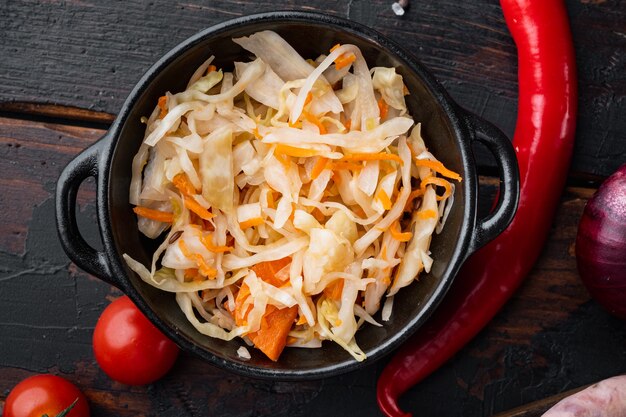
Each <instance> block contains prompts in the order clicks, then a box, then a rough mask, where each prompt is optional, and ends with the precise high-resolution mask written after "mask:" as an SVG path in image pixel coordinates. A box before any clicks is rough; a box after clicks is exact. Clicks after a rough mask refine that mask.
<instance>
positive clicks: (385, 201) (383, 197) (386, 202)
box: [376, 188, 392, 210]
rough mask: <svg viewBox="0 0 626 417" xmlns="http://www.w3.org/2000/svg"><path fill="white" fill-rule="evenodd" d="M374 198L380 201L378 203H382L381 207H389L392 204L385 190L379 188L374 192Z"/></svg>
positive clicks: (386, 208) (387, 208)
mask: <svg viewBox="0 0 626 417" xmlns="http://www.w3.org/2000/svg"><path fill="white" fill-rule="evenodd" d="M376 198H377V199H378V201H380V203H381V204H382V205H383V208H384V209H385V210H389V209H391V206H392V204H391V200H390V199H389V196H388V195H387V193H386V192H385V190H383V189H382V188H380V189H379V190H378V192H377V193H376Z"/></svg>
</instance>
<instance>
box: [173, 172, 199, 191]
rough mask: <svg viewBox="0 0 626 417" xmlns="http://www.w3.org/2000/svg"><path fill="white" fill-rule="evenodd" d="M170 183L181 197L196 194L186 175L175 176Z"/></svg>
mask: <svg viewBox="0 0 626 417" xmlns="http://www.w3.org/2000/svg"><path fill="white" fill-rule="evenodd" d="M172 183H173V184H174V186H175V187H176V188H178V190H179V191H180V192H181V193H182V194H183V195H193V194H197V193H198V192H197V190H196V187H194V186H193V184H192V183H191V181H190V180H189V177H187V174H185V173H182V172H181V173H180V174H176V175H175V176H174V178H172Z"/></svg>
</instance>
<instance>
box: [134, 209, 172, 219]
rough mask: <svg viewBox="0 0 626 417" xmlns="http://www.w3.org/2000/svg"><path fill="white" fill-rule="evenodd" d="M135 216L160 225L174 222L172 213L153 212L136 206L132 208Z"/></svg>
mask: <svg viewBox="0 0 626 417" xmlns="http://www.w3.org/2000/svg"><path fill="white" fill-rule="evenodd" d="M133 211H134V212H135V214H136V215H138V216H141V217H145V218H146V219H150V220H155V221H157V222H162V223H172V222H173V221H174V213H169V212H167V211H161V210H154V209H151V208H148V207H143V206H137V207H135V208H133Z"/></svg>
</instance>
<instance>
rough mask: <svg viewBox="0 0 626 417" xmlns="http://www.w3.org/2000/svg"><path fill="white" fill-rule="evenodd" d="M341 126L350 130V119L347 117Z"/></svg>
mask: <svg viewBox="0 0 626 417" xmlns="http://www.w3.org/2000/svg"><path fill="white" fill-rule="evenodd" d="M343 126H344V127H345V128H346V130H350V126H352V120H351V119H348V120H346V121H345V122H344V123H343Z"/></svg>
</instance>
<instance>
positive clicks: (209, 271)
mask: <svg viewBox="0 0 626 417" xmlns="http://www.w3.org/2000/svg"><path fill="white" fill-rule="evenodd" d="M178 247H179V248H180V251H181V252H182V253H183V255H184V256H185V257H186V258H189V259H193V260H195V261H196V264H197V265H198V270H199V271H200V273H201V274H202V275H204V276H206V277H207V278H215V277H216V276H217V270H216V269H215V268H213V267H211V266H209V264H207V263H206V261H205V260H204V258H203V257H202V255H200V254H199V253H193V252H191V251H190V250H189V248H188V247H187V244H186V243H185V241H184V240H183V239H178Z"/></svg>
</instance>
